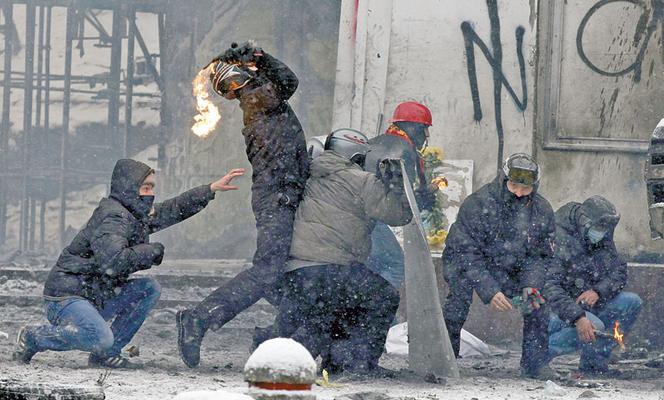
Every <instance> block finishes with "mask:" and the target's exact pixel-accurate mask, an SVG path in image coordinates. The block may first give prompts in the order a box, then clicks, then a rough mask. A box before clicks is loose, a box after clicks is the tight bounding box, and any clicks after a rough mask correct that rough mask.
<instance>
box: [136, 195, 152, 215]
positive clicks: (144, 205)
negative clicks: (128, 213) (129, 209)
mask: <svg viewBox="0 0 664 400" xmlns="http://www.w3.org/2000/svg"><path fill="white" fill-rule="evenodd" d="M153 204H154V196H151V195H145V196H138V204H137V210H136V211H138V212H139V213H140V214H141V215H142V216H144V217H147V216H148V215H150V212H151V211H152V205H153Z"/></svg>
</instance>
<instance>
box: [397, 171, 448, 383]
mask: <svg viewBox="0 0 664 400" xmlns="http://www.w3.org/2000/svg"><path fill="white" fill-rule="evenodd" d="M401 172H402V174H403V181H404V182H403V183H404V186H405V190H406V195H407V197H408V203H409V204H410V209H411V210H412V212H413V220H412V221H411V222H410V223H409V224H408V225H406V226H404V229H403V234H404V258H405V263H406V298H407V299H408V301H407V313H408V362H409V364H410V368H411V369H412V370H413V371H414V372H415V373H416V374H418V375H421V376H426V375H429V374H434V375H436V376H446V377H451V378H458V377H459V369H458V367H457V362H456V358H455V357H454V351H453V350H452V344H451V342H450V337H449V335H448V333H447V327H446V326H445V320H444V319H443V310H442V307H441V305H440V298H439V297H438V286H437V284H436V272H435V268H434V265H433V260H432V259H431V252H430V251H429V245H428V243H427V240H426V235H425V233H424V227H423V226H422V220H421V219H420V210H419V209H418V207H417V203H416V202H415V193H414V192H413V188H412V186H411V184H410V181H409V180H408V174H407V173H406V169H405V166H404V163H403V161H402V162H401Z"/></svg>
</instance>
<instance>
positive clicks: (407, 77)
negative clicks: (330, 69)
mask: <svg viewBox="0 0 664 400" xmlns="http://www.w3.org/2000/svg"><path fill="white" fill-rule="evenodd" d="M344 3H346V2H344ZM347 3H353V2H350V1H349V2H347ZM387 3H391V5H389V6H388V5H386V4H387ZM362 4H365V8H364V9H362V8H361V9H359V10H358V13H359V15H358V17H357V18H355V19H356V20H357V34H356V42H355V43H354V45H355V47H356V48H360V50H359V51H356V54H357V53H361V52H362V50H364V53H365V54H366V56H365V59H366V61H365V63H364V64H363V65H358V64H359V63H357V62H355V64H353V63H352V61H353V60H348V59H346V58H344V57H343V56H344V54H343V53H342V51H341V49H342V48H343V47H345V46H349V45H350V44H352V41H353V37H352V35H347V37H340V51H339V57H338V59H337V60H338V65H337V71H338V74H339V71H341V72H342V73H343V72H344V71H347V70H349V69H351V70H352V72H353V74H354V76H356V77H358V76H360V77H361V76H364V77H366V78H365V84H364V86H362V85H361V84H358V82H357V81H356V84H355V85H348V84H347V83H346V82H344V81H340V80H339V79H337V88H336V89H337V90H336V91H335V95H336V97H335V107H336V109H335V114H334V115H335V120H334V122H333V124H334V125H336V126H342V125H344V124H346V123H348V121H349V120H350V121H351V125H352V126H353V127H355V128H361V129H364V130H365V131H367V132H368V133H369V134H372V135H373V134H376V133H377V132H379V131H382V130H384V128H385V127H386V126H387V123H388V120H389V118H390V116H391V114H392V111H393V110H394V107H395V106H396V104H398V103H399V102H402V101H407V100H416V101H420V102H422V103H424V104H426V105H427V106H428V107H429V108H430V109H431V110H432V112H433V127H432V128H431V129H430V132H431V135H432V137H431V144H432V145H434V146H440V147H442V148H443V150H444V151H445V155H446V157H447V158H452V159H472V160H474V161H475V171H476V173H475V183H476V185H479V184H483V183H485V182H487V181H488V180H490V179H491V178H492V177H493V176H495V171H496V164H497V162H496V157H497V148H498V135H497V130H498V128H497V126H498V125H502V130H503V131H504V132H505V133H504V138H505V148H506V150H505V152H506V154H507V153H511V152H517V151H528V152H529V151H531V149H532V132H533V115H534V113H533V110H534V108H533V106H532V97H533V96H532V93H533V91H534V68H533V65H534V62H535V59H534V55H535V45H536V18H535V15H536V7H535V4H534V2H533V1H528V0H521V1H516V0H515V1H500V2H498V3H497V4H496V2H486V1H484V0H468V1H463V2H460V1H455V0H417V1H415V2H413V1H407V0H394V1H392V2H385V1H365V2H363V1H360V7H362ZM388 8H391V12H390V13H389V15H388V17H387V18H384V17H382V14H384V13H385V11H384V10H385V9H388ZM353 12H355V10H354V9H353V7H347V8H345V9H344V8H342V21H345V20H349V21H353V20H354V17H353V14H350V15H349V14H347V13H353ZM362 12H365V13H366V15H367V17H363V16H362V14H361V13H362ZM379 16H380V17H379ZM351 26H352V24H351ZM341 30H342V31H343V28H342V29H341ZM464 31H465V33H464ZM517 32H522V41H521V42H520V43H519V44H520V46H517ZM385 36H388V39H387V40H386V39H384V37H385ZM365 38H366V39H365ZM492 39H493V40H494V41H495V43H497V44H498V45H497V46H493V43H492ZM344 40H346V42H345V43H344V42H343V41H344ZM363 40H364V41H363ZM467 41H468V42H473V41H474V42H475V43H479V44H480V45H473V46H472V49H473V51H472V53H468V54H467V53H466V51H465V47H466V46H465V43H466V42H467ZM481 46H484V47H486V48H488V51H489V52H490V53H491V54H488V55H489V56H490V58H491V62H489V61H488V60H487V57H485V55H484V53H482V50H481V49H480V47H481ZM492 47H495V48H496V49H495V50H491V49H492ZM518 51H519V52H520V53H521V54H522V55H523V64H522V66H520V64H519V57H518ZM499 52H501V53H502V62H500V60H498V58H500V55H496V54H498V53H499ZM473 54H474V58H475V66H474V67H472V66H470V67H469V65H468V63H469V61H468V58H469V57H472V55H473ZM494 60H495V62H494ZM358 67H359V68H358ZM384 70H386V71H384ZM353 74H346V75H350V76H352V75H353ZM376 75H378V76H385V78H384V80H382V81H381V82H375V81H372V79H375V76H376ZM501 76H504V77H505V79H506V80H507V84H508V85H509V86H510V87H511V88H514V94H515V95H516V99H512V98H511V96H510V94H509V93H508V91H507V90H506V89H505V85H498V87H499V89H500V93H498V94H497V95H495V94H494V78H497V79H498V77H501ZM471 78H472V79H474V80H476V81H477V86H476V87H472V88H471V85H470V84H469V82H470V79H471ZM523 86H525V91H524V90H523V88H522V87H523ZM358 98H363V99H364V100H365V101H364V105H363V107H357V105H356V103H359V101H358V100H357V99H358ZM496 98H498V99H499V100H498V101H496ZM347 99H354V100H355V103H354V104H352V105H351V103H350V102H349V101H347ZM366 99H370V100H371V104H367V103H369V102H368V101H367V100H366ZM515 100H516V101H515ZM496 104H498V107H496ZM496 112H498V113H499V114H500V115H499V117H498V118H496ZM358 113H361V118H359V120H360V122H359V123H357V120H358V118H357V117H356V114H358ZM348 115H350V118H348V117H347V116H348ZM378 126H380V128H377V127H378Z"/></svg>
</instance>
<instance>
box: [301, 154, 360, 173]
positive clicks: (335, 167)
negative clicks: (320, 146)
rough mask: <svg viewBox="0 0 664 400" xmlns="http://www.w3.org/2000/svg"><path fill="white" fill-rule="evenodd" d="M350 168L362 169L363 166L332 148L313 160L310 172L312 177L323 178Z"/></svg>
mask: <svg viewBox="0 0 664 400" xmlns="http://www.w3.org/2000/svg"><path fill="white" fill-rule="evenodd" d="M348 168H354V169H358V170H360V171H361V170H362V167H360V166H359V165H357V164H355V163H354V162H352V161H350V160H348V159H347V158H345V157H342V156H340V155H339V154H337V153H335V152H333V151H331V150H325V151H324V152H323V154H321V155H320V156H318V157H317V158H316V159H314V160H313V161H312V163H311V170H310V174H311V177H312V178H323V177H325V176H328V175H330V174H333V173H335V172H337V171H341V170H342V169H348Z"/></svg>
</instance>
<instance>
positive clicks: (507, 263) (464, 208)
mask: <svg viewBox="0 0 664 400" xmlns="http://www.w3.org/2000/svg"><path fill="white" fill-rule="evenodd" d="M506 183H507V178H506V177H505V175H504V174H502V173H501V174H500V175H499V176H498V177H496V179H494V180H493V181H492V182H490V183H488V184H486V185H484V186H483V187H481V188H480V189H479V190H478V191H477V192H475V193H473V194H471V195H470V196H468V197H467V198H466V199H465V200H464V201H463V203H462V204H461V207H460V209H459V214H458V216H457V219H456V222H454V224H452V226H451V228H450V232H449V234H448V236H447V240H446V241H445V250H444V251H443V266H444V268H443V271H444V274H445V278H446V280H447V281H448V282H449V281H450V280H452V281H454V280H455V279H454V277H455V276H461V275H465V277H466V278H467V279H469V280H470V281H471V282H472V284H473V288H474V289H475V291H476V292H477V294H478V295H479V297H480V298H481V299H482V301H483V302H484V303H489V302H490V301H491V299H492V298H493V296H494V295H495V294H496V293H498V292H499V291H502V292H503V293H505V295H507V296H514V295H516V294H520V290H521V289H523V288H525V287H535V288H538V289H540V290H542V287H543V286H544V279H545V277H546V268H547V267H548V264H549V263H550V262H551V259H552V256H553V247H552V245H553V240H554V233H555V231H554V229H555V220H554V214H553V210H552V208H551V205H550V204H549V202H548V201H547V200H546V199H545V198H544V197H542V196H541V195H539V194H538V193H537V192H536V190H534V191H533V193H531V194H530V195H528V196H525V197H522V198H517V197H516V196H514V195H513V194H512V193H510V192H509V191H508V190H507V186H506Z"/></svg>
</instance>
